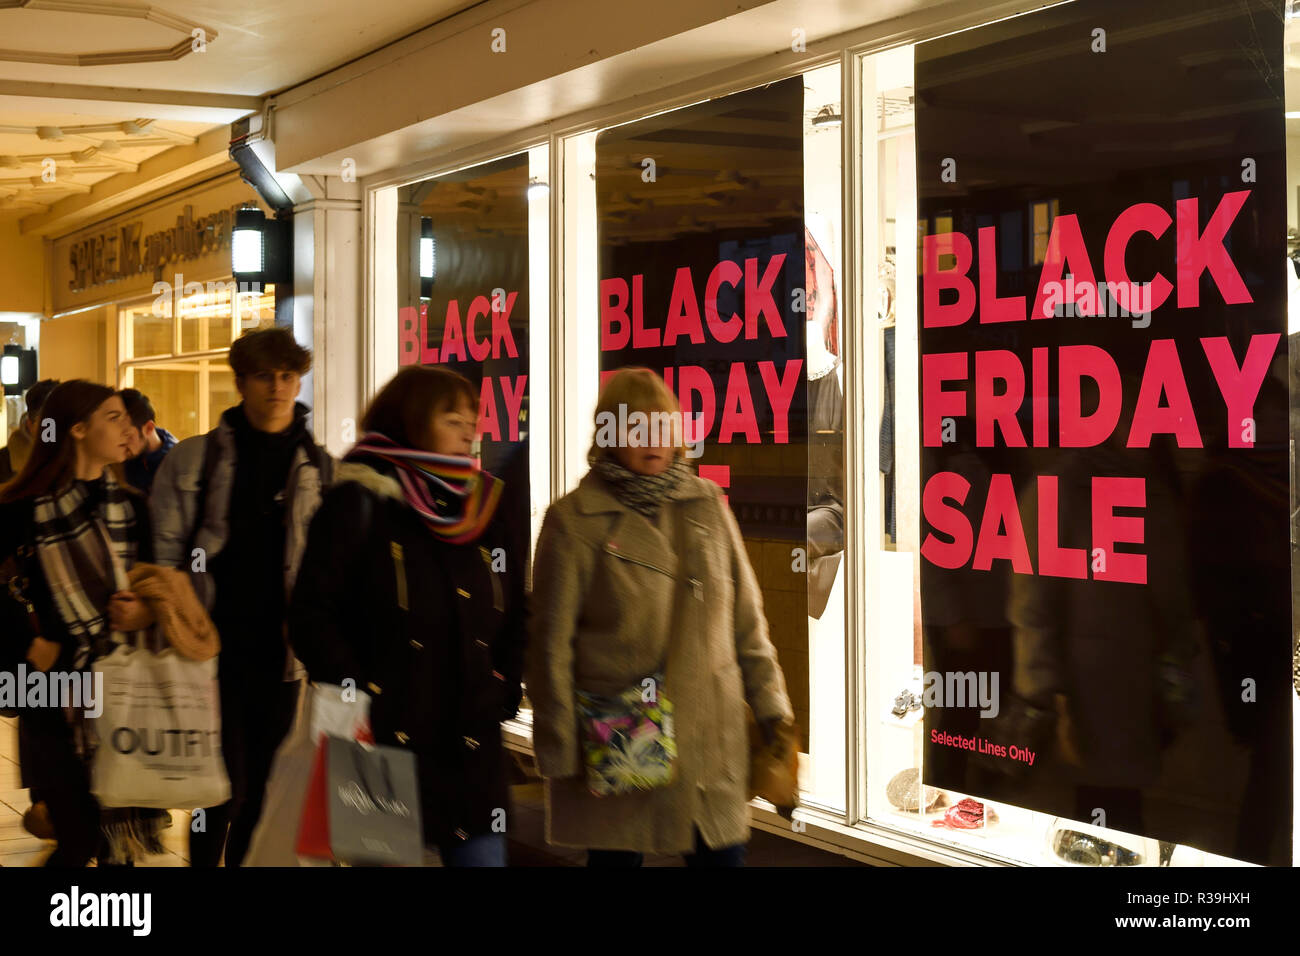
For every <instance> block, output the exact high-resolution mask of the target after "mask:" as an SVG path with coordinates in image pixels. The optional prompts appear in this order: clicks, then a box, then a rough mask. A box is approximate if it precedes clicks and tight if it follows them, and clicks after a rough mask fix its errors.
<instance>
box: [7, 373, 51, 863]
mask: <svg viewBox="0 0 1300 956" xmlns="http://www.w3.org/2000/svg"><path fill="white" fill-rule="evenodd" d="M58 384H59V381H58V379H54V378H46V379H41V381H39V382H37V383H36V384H35V385H33V386H32V387H31V388H29V389H27V393H26V394H25V395H24V396H23V403H24V404H25V405H26V406H27V410H26V411H25V412H23V415H22V417H21V418H19V419H18V427H17V428H15V429H14V431H13V433H12V434H11V435H10V436H9V442H8V444H7V445H6V446H5V447H4V448H0V485H3V484H4V483H5V482H7V481H9V480H10V479H12V478H13V477H14V476H15V475H16V474H18V472H20V471H22V470H23V465H25V464H26V463H27V458H28V456H29V455H30V454H31V450H32V445H33V443H34V442H35V440H36V437H37V435H38V433H39V432H40V422H41V416H40V411H41V406H42V405H44V404H45V399H46V398H48V397H49V394H50V392H52V391H54V388H55V386H56V385H58ZM25 746H26V745H25V744H24V743H23V738H22V737H21V736H20V737H19V738H18V766H19V771H20V772H21V771H22V767H23V766H24V765H25V764H27V763H29V762H30V761H28V760H25V759H24V749H25ZM22 783H23V785H24V786H26V787H27V788H28V790H29V791H30V793H29V797H30V799H31V801H32V805H31V806H30V807H28V808H27V810H26V812H24V813H23V828H24V829H25V830H26V831H27V832H28V833H30V834H32V835H33V836H38V837H40V838H41V839H43V840H49V839H53V838H54V827H53V825H52V824H51V822H50V814H49V808H48V807H47V806H46V805H45V802H44V801H43V800H42V799H41V793H40V789H39V788H38V787H36V786H35V785H34V784H33V783H32V782H31V781H30V780H29V779H28V775H27V774H26V773H22Z"/></svg>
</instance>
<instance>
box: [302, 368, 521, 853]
mask: <svg viewBox="0 0 1300 956" xmlns="http://www.w3.org/2000/svg"><path fill="white" fill-rule="evenodd" d="M477 426H478V389H477V388H476V387H475V386H473V385H471V384H470V382H469V381H468V380H467V379H465V378H463V377H462V376H460V375H458V374H456V373H455V372H452V371H450V370H448V369H443V368H436V367H424V366H410V367H408V368H404V369H402V370H401V371H400V372H398V373H397V375H396V376H395V377H394V378H393V379H392V381H390V382H389V383H388V384H387V385H386V386H384V388H383V389H382V390H380V392H379V394H378V395H376V396H375V399H374V401H373V402H371V405H370V408H369V409H367V411H366V414H365V417H364V418H363V419H362V427H363V429H364V430H365V434H364V435H363V436H362V438H361V440H360V441H359V442H358V443H357V444H356V446H355V447H354V448H353V449H352V450H351V451H350V452H349V453H348V454H347V456H346V457H345V458H344V460H343V462H342V463H341V464H340V465H339V468H338V474H337V478H338V483H337V484H336V485H335V486H334V487H333V488H331V489H330V490H329V492H328V493H327V494H326V495H325V501H324V503H323V504H322V505H321V508H320V510H319V511H318V512H317V513H316V517H315V519H314V520H313V521H312V525H311V531H310V534H309V536H308V540H307V551H306V554H305V555H304V556H303V560H302V567H301V570H300V573H299V575H298V584H297V587H296V589H295V591H294V595H293V604H292V608H291V610H290V614H289V637H290V640H291V641H292V642H293V648H294V651H295V652H296V653H297V655H298V657H299V658H300V659H301V660H302V662H303V664H304V665H306V667H307V671H308V673H309V674H310V675H311V678H312V680H314V681H324V682H328V683H334V684H338V683H341V682H342V680H343V679H344V678H347V677H351V678H352V679H353V680H355V681H356V686H357V687H359V688H363V689H367V690H369V692H370V693H371V695H372V699H371V709H370V721H371V727H372V729H373V732H374V736H375V740H376V741H377V742H378V743H381V744H387V745H389V746H394V745H396V746H400V747H406V748H409V749H410V750H412V751H414V752H415V754H416V758H417V763H418V768H419V782H420V802H421V823H422V825H423V829H424V840H425V844H426V845H428V846H433V847H437V848H438V850H439V852H440V854H441V856H442V860H443V863H444V864H445V865H447V866H505V863H506V844H505V836H504V834H503V833H501V832H499V827H498V826H497V825H499V823H500V822H501V821H502V820H503V819H504V818H502V817H501V816H500V815H501V814H502V813H504V812H507V808H508V807H509V786H508V784H509V780H508V774H507V764H506V754H505V750H504V748H503V745H502V740H501V721H503V720H508V719H510V718H511V717H513V716H514V715H515V712H516V711H517V710H518V707H519V701H520V698H521V697H522V689H521V687H520V676H521V673H522V671H523V648H524V605H523V601H524V583H523V582H524V567H525V565H526V562H527V554H526V552H525V553H520V551H521V549H518V548H517V547H516V546H515V543H516V542H517V541H519V540H520V539H519V538H518V537H517V536H516V535H515V533H514V532H515V531H517V529H513V528H510V527H508V525H509V523H510V515H511V514H512V513H513V511H514V509H512V508H511V507H509V505H508V504H507V503H506V502H505V501H504V500H502V496H503V494H504V493H506V492H507V490H506V489H504V488H503V483H502V482H500V481H499V480H497V479H496V478H494V477H493V476H492V475H490V474H488V473H487V472H484V471H482V470H480V469H479V467H478V463H477V461H476V460H475V459H474V458H473V457H471V449H472V445H473V441H474V438H475V434H476V432H477ZM525 547H526V546H525Z"/></svg>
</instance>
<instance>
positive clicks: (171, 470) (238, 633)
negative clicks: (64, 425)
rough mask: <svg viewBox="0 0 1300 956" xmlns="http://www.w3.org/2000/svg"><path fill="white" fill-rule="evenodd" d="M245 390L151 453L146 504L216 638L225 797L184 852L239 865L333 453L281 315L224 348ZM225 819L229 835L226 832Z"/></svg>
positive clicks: (159, 540)
mask: <svg viewBox="0 0 1300 956" xmlns="http://www.w3.org/2000/svg"><path fill="white" fill-rule="evenodd" d="M229 361H230V367H231V368H232V369H233V370H234V372H235V387H236V388H237V389H238V390H239V394H240V397H241V398H242V399H243V401H242V402H240V404H238V405H236V406H235V407H233V408H228V409H226V411H225V412H224V413H223V414H222V416H221V421H220V423H219V424H218V425H217V427H216V428H214V429H213V430H212V431H210V432H208V434H206V435H197V436H195V437H193V438H187V439H186V440H185V441H182V442H181V443H180V444H178V445H177V446H176V447H175V448H174V449H172V451H171V453H170V454H168V455H167V457H166V458H164V459H163V463H162V466H161V467H160V468H159V469H158V473H157V475H156V476H155V478H154V483H153V492H152V494H151V496H150V507H151V509H152V512H153V519H154V551H155V555H156V560H157V563H158V564H161V565H164V566H169V567H175V568H180V569H181V570H184V571H186V572H188V573H189V574H190V578H191V581H192V582H193V585H194V590H195V593H196V594H197V595H198V596H199V599H200V600H201V601H202V602H203V604H204V605H205V607H206V608H207V610H208V613H209V614H210V615H211V617H212V621H213V623H214V624H215V625H216V627H217V632H218V633H219V635H220V637H221V654H220V658H219V661H218V680H219V684H220V698H221V749H222V754H223V756H224V758H225V762H226V772H227V773H228V775H229V776H230V788H231V798H230V801H229V803H227V804H225V805H223V806H221V807H213V808H209V809H208V811H207V814H206V816H207V829H206V830H205V831H204V832H202V833H193V832H192V833H191V834H190V863H191V865H193V866H216V865H217V864H218V863H219V862H220V860H221V854H222V848H223V845H224V848H225V859H226V865H227V866H238V865H239V864H240V862H241V861H242V860H243V858H244V854H245V852H246V851H247V849H248V844H249V840H250V839H251V838H252V833H253V828H254V826H255V825H256V823H257V818H258V816H259V815H260V814H261V809H262V800H263V798H264V795H265V791H266V781H267V778H268V777H269V776H270V772H271V762H272V759H273V758H274V756H275V751H276V748H277V747H278V746H279V745H280V742H281V741H282V740H283V739H284V736H285V734H287V733H288V731H289V727H290V725H291V724H292V722H293V714H294V709H295V706H296V703H297V695H298V691H299V688H300V683H301V677H302V676H303V671H302V667H301V665H300V664H299V663H298V662H297V660H295V658H294V656H293V654H292V653H291V652H290V651H289V648H288V641H287V637H286V623H285V615H286V611H287V605H288V597H289V594H290V593H291V591H292V587H293V580H294V576H295V575H296V573H297V568H298V561H299V559H300V558H301V556H302V550H303V547H304V545H305V542H306V536H307V526H308V524H309V522H310V521H311V516H312V514H313V513H314V512H315V510H316V508H317V507H318V506H319V504H320V499H321V491H322V489H323V488H324V487H325V486H327V485H328V484H329V483H330V480H331V478H332V475H333V470H334V460H333V459H332V458H331V457H330V456H329V453H328V452H326V451H325V449H324V448H322V447H320V446H319V445H317V444H316V442H315V440H314V439H313V438H312V434H311V431H310V430H309V429H308V427H307V414H308V409H307V406H305V405H303V404H302V403H300V402H297V401H296V399H297V396H298V392H299V390H300V389H301V387H302V376H303V375H304V374H305V373H306V372H307V370H308V369H309V368H311V352H309V351H308V350H307V349H305V348H303V347H302V346H300V345H299V344H298V343H297V342H295V341H294V338H293V334H292V333H291V332H290V331H289V330H287V329H283V328H271V329H262V330H258V331H253V332H248V333H246V334H244V335H243V336H241V337H240V338H239V339H237V340H236V341H235V343H234V345H233V346H231V349H230V356H229ZM227 831H229V836H228V837H227Z"/></svg>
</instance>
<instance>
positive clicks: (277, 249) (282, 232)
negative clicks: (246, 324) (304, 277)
mask: <svg viewBox="0 0 1300 956" xmlns="http://www.w3.org/2000/svg"><path fill="white" fill-rule="evenodd" d="M290 225H291V224H290V221H289V220H288V219H267V218H266V213H264V212H262V210H261V209H258V208H257V207H256V206H245V207H244V208H243V209H240V210H239V212H237V213H235V228H234V230H233V231H232V232H231V236H230V269H231V272H232V273H233V274H234V277H235V281H236V282H238V283H241V284H242V283H248V284H250V285H257V286H264V285H266V284H267V283H268V282H288V281H289V280H290V279H291V278H292V276H293V233H292V232H291V229H290Z"/></svg>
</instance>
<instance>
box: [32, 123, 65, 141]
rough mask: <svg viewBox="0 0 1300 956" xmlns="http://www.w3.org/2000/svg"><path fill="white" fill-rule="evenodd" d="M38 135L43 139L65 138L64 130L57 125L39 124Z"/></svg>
mask: <svg viewBox="0 0 1300 956" xmlns="http://www.w3.org/2000/svg"><path fill="white" fill-rule="evenodd" d="M36 135H37V136H38V137H40V138H41V139H63V130H61V129H59V127H57V126H38V127H36Z"/></svg>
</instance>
